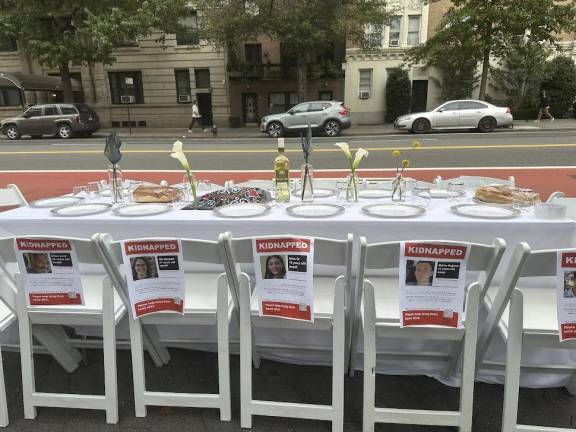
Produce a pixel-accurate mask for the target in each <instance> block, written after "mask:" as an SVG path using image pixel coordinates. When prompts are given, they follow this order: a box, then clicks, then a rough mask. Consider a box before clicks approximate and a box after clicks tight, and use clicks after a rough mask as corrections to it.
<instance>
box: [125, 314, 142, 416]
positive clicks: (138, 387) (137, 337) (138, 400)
mask: <svg viewBox="0 0 576 432" xmlns="http://www.w3.org/2000/svg"><path fill="white" fill-rule="evenodd" d="M129 320H130V350H131V354H132V377H133V380H134V410H135V412H136V417H146V403H145V402H144V393H145V392H146V373H145V369H144V344H143V342H142V325H141V324H140V321H138V320H135V319H133V318H132V316H130V317H129Z"/></svg>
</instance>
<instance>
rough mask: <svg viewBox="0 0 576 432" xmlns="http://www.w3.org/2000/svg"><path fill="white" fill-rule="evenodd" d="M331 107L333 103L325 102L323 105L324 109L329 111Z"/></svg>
mask: <svg viewBox="0 0 576 432" xmlns="http://www.w3.org/2000/svg"><path fill="white" fill-rule="evenodd" d="M331 106H332V104H331V103H326V102H324V103H323V104H322V109H327V108H330V107H331Z"/></svg>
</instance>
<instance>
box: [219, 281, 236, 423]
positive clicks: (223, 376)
mask: <svg viewBox="0 0 576 432" xmlns="http://www.w3.org/2000/svg"><path fill="white" fill-rule="evenodd" d="M229 318H230V316H229V314H228V283H227V282H226V280H225V279H223V280H219V285H218V310H217V320H218V324H217V325H218V389H219V392H220V399H221V403H222V405H221V406H220V420H221V421H230V420H231V419H232V407H231V401H230V398H231V396H230V342H229V334H228V333H229Z"/></svg>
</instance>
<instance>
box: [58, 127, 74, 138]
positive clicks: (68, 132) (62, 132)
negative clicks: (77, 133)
mask: <svg viewBox="0 0 576 432" xmlns="http://www.w3.org/2000/svg"><path fill="white" fill-rule="evenodd" d="M58 136H59V137H60V138H62V139H67V138H70V137H71V136H72V129H70V126H68V125H60V126H58Z"/></svg>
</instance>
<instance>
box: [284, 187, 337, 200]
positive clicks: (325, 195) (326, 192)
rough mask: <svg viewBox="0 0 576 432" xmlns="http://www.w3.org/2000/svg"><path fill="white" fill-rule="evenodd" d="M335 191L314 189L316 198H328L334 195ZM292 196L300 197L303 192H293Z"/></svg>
mask: <svg viewBox="0 0 576 432" xmlns="http://www.w3.org/2000/svg"><path fill="white" fill-rule="evenodd" d="M334 193H335V192H334V191H333V190H332V189H314V195H313V196H314V198H328V197H331V196H332V195H334ZM292 195H294V196H298V197H299V196H300V195H302V190H295V191H292Z"/></svg>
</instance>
